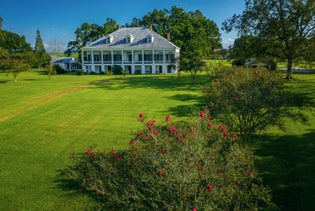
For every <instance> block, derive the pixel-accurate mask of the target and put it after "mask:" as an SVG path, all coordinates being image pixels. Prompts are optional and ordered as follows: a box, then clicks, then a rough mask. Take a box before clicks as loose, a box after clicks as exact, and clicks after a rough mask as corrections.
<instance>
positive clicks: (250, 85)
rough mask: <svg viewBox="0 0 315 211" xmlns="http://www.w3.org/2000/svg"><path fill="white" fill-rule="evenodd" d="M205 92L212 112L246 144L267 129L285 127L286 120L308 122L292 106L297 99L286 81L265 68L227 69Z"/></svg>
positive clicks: (206, 87)
mask: <svg viewBox="0 0 315 211" xmlns="http://www.w3.org/2000/svg"><path fill="white" fill-rule="evenodd" d="M203 93H204V97H205V102H206V105H207V107H208V109H209V111H210V113H212V112H215V114H217V116H215V118H217V119H218V120H219V121H221V122H223V123H224V124H226V125H228V126H229V127H230V129H231V130H233V131H236V132H237V133H239V134H240V138H241V139H242V140H243V141H244V142H245V143H247V142H249V141H250V137H251V135H252V134H253V133H255V132H259V131H262V130H264V129H265V128H266V127H267V126H270V125H276V126H279V127H280V128H284V125H283V118H284V117H292V118H295V119H298V118H299V119H305V115H303V114H301V113H298V112H296V111H295V110H294V109H292V108H290V107H289V106H290V104H292V103H291V101H292V99H293V98H292V95H291V94H290V92H289V91H287V90H286V89H285V86H284V80H283V79H281V77H280V75H279V74H277V73H276V72H270V71H267V70H265V69H254V70H253V69H248V68H236V69H230V70H226V71H225V72H224V74H221V75H218V76H217V78H214V79H213V81H212V82H211V83H209V84H207V85H206V86H204V87H203Z"/></svg>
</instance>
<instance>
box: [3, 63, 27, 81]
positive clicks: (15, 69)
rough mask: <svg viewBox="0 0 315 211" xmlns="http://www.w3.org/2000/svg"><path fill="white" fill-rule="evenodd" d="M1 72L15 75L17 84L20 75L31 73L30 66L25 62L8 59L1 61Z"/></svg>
mask: <svg viewBox="0 0 315 211" xmlns="http://www.w3.org/2000/svg"><path fill="white" fill-rule="evenodd" d="M0 70H2V71H4V72H7V73H11V74H12V75H13V79H14V82H15V83H17V80H18V76H19V75H20V73H21V72H24V71H29V70H30V65H29V64H27V62H25V61H24V60H21V59H16V58H11V57H6V58H4V59H1V60H0Z"/></svg>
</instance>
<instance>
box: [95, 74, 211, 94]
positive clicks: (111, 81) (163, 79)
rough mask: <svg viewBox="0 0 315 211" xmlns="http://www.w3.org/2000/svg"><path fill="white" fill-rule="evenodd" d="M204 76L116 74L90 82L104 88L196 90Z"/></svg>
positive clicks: (202, 81)
mask: <svg viewBox="0 0 315 211" xmlns="http://www.w3.org/2000/svg"><path fill="white" fill-rule="evenodd" d="M206 80H207V78H206V77H204V76H200V77H198V78H197V79H196V80H195V81H192V80H191V78H190V76H181V79H178V78H177V77H176V76H175V75H174V76H173V75H172V76H170V75H153V76H150V75H141V76H127V77H123V76H116V77H110V78H106V77H105V78H104V79H101V80H96V81H92V82H91V83H90V84H91V85H94V86H96V87H98V88H102V89H106V90H118V89H138V88H147V87H150V88H153V89H161V90H177V91H179V90H196V89H199V85H200V84H203V83H205V82H206Z"/></svg>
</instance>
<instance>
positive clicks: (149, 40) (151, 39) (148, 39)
mask: <svg viewBox="0 0 315 211" xmlns="http://www.w3.org/2000/svg"><path fill="white" fill-rule="evenodd" d="M153 40H154V37H153V35H152V34H149V35H148V36H147V42H148V43H151V42H153Z"/></svg>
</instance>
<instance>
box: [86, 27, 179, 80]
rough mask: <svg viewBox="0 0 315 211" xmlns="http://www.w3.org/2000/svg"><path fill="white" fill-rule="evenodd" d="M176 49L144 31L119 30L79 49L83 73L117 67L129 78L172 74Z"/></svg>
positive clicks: (142, 29)
mask: <svg viewBox="0 0 315 211" xmlns="http://www.w3.org/2000/svg"><path fill="white" fill-rule="evenodd" d="M179 53H180V49H179V48H178V47H177V46H175V45H174V44H173V43H171V42H170V41H169V40H168V39H166V38H164V37H162V36H161V35H159V34H157V33H156V32H154V31H152V30H150V29H148V28H145V27H126V28H120V29H118V30H116V31H114V32H113V33H110V34H108V35H106V36H104V37H102V38H100V39H98V40H96V41H95V42H92V43H90V44H89V45H87V46H85V47H84V48H82V69H83V70H84V72H85V73H91V72H94V73H101V72H106V71H111V70H112V68H113V67H114V66H120V67H121V68H122V69H123V70H127V71H129V73H130V74H135V73H139V74H140V73H141V74H160V73H161V74H166V73H176V72H177V70H178V58H179Z"/></svg>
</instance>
